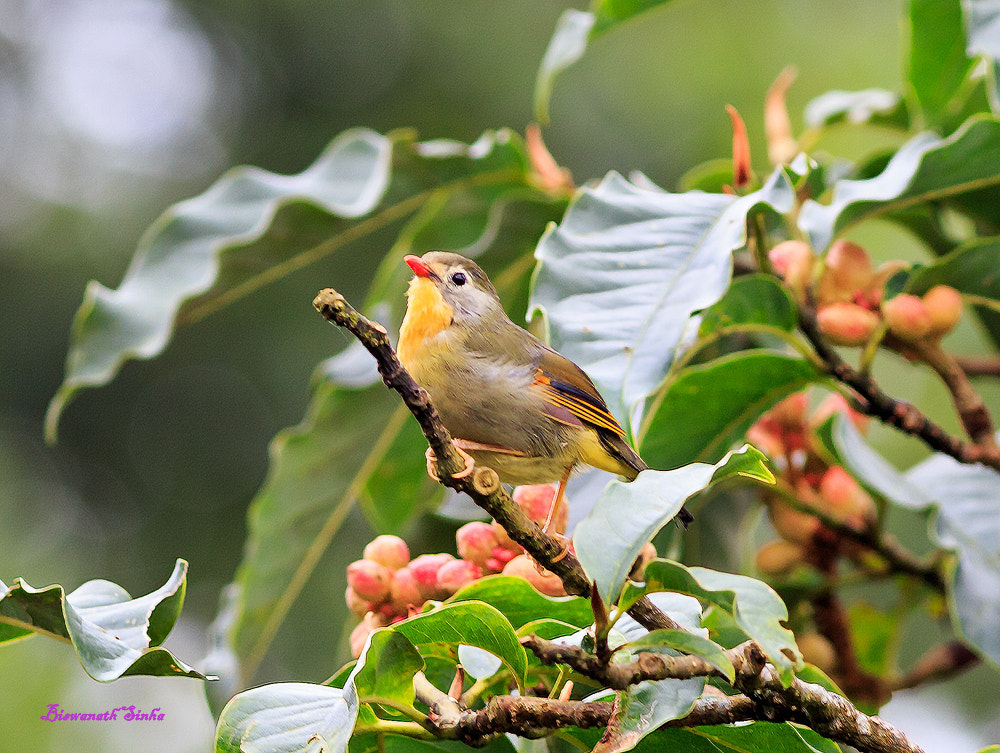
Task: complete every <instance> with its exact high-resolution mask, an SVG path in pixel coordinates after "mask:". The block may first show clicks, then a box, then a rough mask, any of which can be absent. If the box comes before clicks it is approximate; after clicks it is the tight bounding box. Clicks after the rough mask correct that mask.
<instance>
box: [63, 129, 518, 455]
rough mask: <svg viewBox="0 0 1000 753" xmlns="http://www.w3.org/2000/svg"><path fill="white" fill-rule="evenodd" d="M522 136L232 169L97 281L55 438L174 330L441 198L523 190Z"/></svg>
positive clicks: (344, 137)
mask: <svg viewBox="0 0 1000 753" xmlns="http://www.w3.org/2000/svg"><path fill="white" fill-rule="evenodd" d="M526 165H527V163H526V158H525V155H524V149H523V145H522V144H521V142H520V140H519V139H518V138H517V137H515V136H514V135H513V134H511V133H509V132H507V131H501V132H499V133H497V134H495V135H491V134H486V135H485V136H483V137H482V138H481V139H480V141H478V142H477V143H476V144H474V145H472V146H466V145H461V144H457V143H455V142H428V143H426V144H417V143H414V142H413V141H412V139H411V138H410V137H409V136H408V135H407V134H404V133H397V134H394V135H391V136H381V135H379V134H377V133H374V132H373V131H369V130H365V129H354V130H350V131H346V132H344V133H342V134H341V135H340V136H338V137H337V138H335V139H334V140H333V142H331V144H330V145H329V146H328V147H327V149H326V150H325V151H324V152H323V154H322V155H320V157H319V158H318V159H317V160H316V162H314V163H313V164H312V165H311V166H310V167H308V168H306V169H305V170H304V171H303V172H301V173H299V174H298V175H292V176H286V175H275V174H274V173H269V172H267V171H265V170H260V169H258V168H254V167H240V168H235V169H234V170H231V171H230V172H228V173H227V174H226V175H224V176H223V177H222V178H220V179H219V181H218V182H217V183H216V184H215V185H214V186H212V187H211V188H209V189H208V190H207V191H206V192H205V193H203V194H201V195H200V196H196V197H194V198H192V199H188V200H186V201H183V202H181V203H179V204H176V205H175V206H173V207H171V208H170V209H169V210H167V211H166V212H165V213H164V214H163V215H162V216H161V217H160V219H159V220H157V222H155V223H154V224H153V225H152V227H150V229H149V230H148V231H147V232H146V234H145V235H144V236H143V238H142V239H141V240H140V242H139V247H138V249H137V251H136V255H135V257H134V258H133V260H132V263H131V264H130V266H129V269H128V271H127V272H126V273H125V277H124V279H123V280H122V283H121V285H120V286H119V287H118V288H117V289H116V290H109V289H108V288H105V287H103V286H102V285H100V284H99V283H96V282H92V283H91V284H90V286H89V287H88V289H87V293H86V295H85V297H84V302H83V304H82V305H81V307H80V309H79V311H78V312H77V315H76V318H75V320H74V322H73V330H72V335H71V344H70V351H69V356H68V358H67V364H66V377H65V379H64V381H63V384H62V386H61V387H60V388H59V390H58V392H57V393H56V395H55V397H54V398H53V399H52V402H51V404H50V405H49V411H48V414H47V416H46V432H47V435H48V436H49V438H50V439H54V437H55V432H56V424H57V422H58V420H59V415H60V414H61V412H62V410H63V409H64V408H65V406H66V404H67V403H68V401H69V400H70V399H71V398H72V397H73V396H74V395H75V394H76V392H78V391H79V390H80V389H82V388H85V387H95V386H100V385H103V384H106V383H107V382H109V381H110V380H111V379H112V378H113V377H114V375H115V374H116V373H117V372H118V370H119V368H120V367H121V366H122V364H123V363H124V362H125V361H126V360H128V359H131V358H153V357H155V356H157V355H159V354H160V353H161V352H162V351H163V349H164V348H165V347H166V346H167V344H168V342H169V340H170V338H171V336H172V334H173V330H174V328H175V327H176V326H177V325H178V324H179V323H182V322H192V321H195V320H197V319H200V318H202V317H204V316H207V315H209V314H210V313H212V312H214V311H216V310H218V309H219V308H222V307H223V306H225V305H227V304H229V303H231V302H233V301H234V300H237V299H239V298H241V297H243V296H245V295H247V294H249V293H251V292H253V291H255V290H257V289H258V288H260V287H261V286H263V285H265V284H267V283H269V282H273V281H274V280H277V279H280V278H281V277H283V276H285V275H287V274H289V273H291V272H294V271H295V270H298V269H301V268H302V267H304V266H306V265H308V264H310V263H312V262H314V261H317V260H319V259H321V258H325V257H326V256H329V255H330V254H333V253H335V252H338V251H341V250H342V249H343V248H344V247H345V246H347V245H348V244H349V243H350V242H352V241H355V240H358V239H360V238H363V237H365V236H367V235H370V234H372V233H374V232H375V231H377V230H379V229H381V228H383V227H385V226H386V225H388V224H389V223H391V222H394V221H396V220H398V219H401V218H403V217H405V216H406V215H408V214H410V213H412V212H414V211H416V210H417V209H419V208H420V207H421V206H422V205H423V204H425V203H426V202H427V201H428V200H429V199H430V198H431V197H432V196H434V195H435V192H436V191H439V190H442V189H443V190H450V189H454V190H458V189H461V188H463V187H470V186H477V185H479V186H482V185H488V184H491V183H494V184H499V183H512V182H513V183H517V184H519V185H522V186H523V185H525V180H524V176H525V175H526Z"/></svg>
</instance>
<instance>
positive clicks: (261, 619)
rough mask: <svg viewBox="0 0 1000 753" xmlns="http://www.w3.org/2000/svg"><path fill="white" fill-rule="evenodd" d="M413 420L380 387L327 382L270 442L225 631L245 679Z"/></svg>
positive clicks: (421, 449)
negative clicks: (348, 387)
mask: <svg viewBox="0 0 1000 753" xmlns="http://www.w3.org/2000/svg"><path fill="white" fill-rule="evenodd" d="M412 420H413V419H412V418H411V417H410V415H409V412H408V411H407V410H406V408H405V407H404V406H402V405H400V404H399V401H398V400H397V399H395V396H394V395H392V394H390V393H389V392H388V390H386V389H385V387H383V386H382V385H377V386H374V387H369V388H367V389H362V390H346V389H340V388H338V387H336V386H335V385H333V384H330V383H329V382H326V383H323V384H320V385H319V386H318V387H317V389H316V395H315V397H314V399H313V403H312V405H311V406H310V409H309V413H308V415H307V416H306V417H305V419H304V420H303V421H302V423H301V424H300V425H299V426H297V427H294V428H291V429H285V430H284V431H282V432H280V433H279V434H278V435H277V436H276V437H275V438H274V440H273V441H272V443H271V450H270V454H271V467H270V469H269V471H268V475H267V479H266V480H265V482H264V486H263V487H262V488H261V490H260V492H258V494H257V496H256V498H255V499H254V500H253V502H252V503H251V505H250V509H249V511H248V513H247V527H248V533H247V546H246V549H245V551H244V555H243V561H242V562H241V563H240V566H239V568H238V570H237V572H236V578H235V585H236V588H237V598H236V600H235V619H234V621H233V624H232V626H231V627H230V631H229V636H230V643H231V644H232V645H233V647H234V648H235V650H236V653H237V655H238V656H239V657H240V659H241V662H242V665H243V672H244V676H245V677H246V678H247V679H248V680H249V678H251V677H252V676H253V673H254V670H255V669H256V667H257V664H258V663H259V662H260V660H261V658H262V657H263V655H264V652H265V651H266V650H267V647H268V646H269V645H270V643H271V640H272V639H273V637H274V635H275V633H276V632H277V630H278V628H279V627H280V626H281V624H282V622H283V621H284V618H285V615H286V614H287V612H288V609H289V608H290V607H291V605H292V602H293V601H294V600H295V598H296V597H297V596H298V594H299V592H300V591H301V590H302V587H303V586H304V585H305V581H306V580H307V579H308V577H309V575H310V574H311V573H312V570H313V568H314V567H315V566H316V563H317V562H318V561H319V558H320V557H321V556H322V554H323V553H324V552H325V551H326V549H327V548H328V546H329V545H330V542H331V540H332V539H333V536H334V534H335V533H336V532H337V531H338V530H339V528H340V526H341V524H342V523H343V521H344V519H345V518H346V517H347V514H348V513H349V512H350V511H351V509H352V508H353V506H354V505H355V503H356V500H357V498H358V496H359V495H360V494H361V492H362V490H363V487H364V483H365V481H366V480H367V479H368V477H369V476H370V475H371V474H372V473H374V472H375V470H376V469H377V468H378V467H379V464H380V462H381V460H382V458H383V457H384V455H385V453H386V452H387V451H388V449H389V447H390V446H391V444H392V442H393V440H394V439H395V437H396V435H397V433H398V432H399V429H400V427H401V426H402V425H403V423H404V422H406V421H412ZM412 451H413V452H416V453H417V454H422V453H423V448H422V447H420V448H414V449H413V450H412Z"/></svg>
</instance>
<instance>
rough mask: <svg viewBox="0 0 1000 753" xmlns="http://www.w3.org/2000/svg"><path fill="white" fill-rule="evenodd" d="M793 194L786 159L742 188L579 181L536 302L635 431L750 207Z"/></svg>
mask: <svg viewBox="0 0 1000 753" xmlns="http://www.w3.org/2000/svg"><path fill="white" fill-rule="evenodd" d="M792 202H793V193H792V188H791V185H790V184H789V182H788V180H787V177H786V175H785V173H784V172H783V171H780V170H779V171H777V172H775V173H774V175H773V176H772V177H771V179H770V180H769V181H768V183H767V185H765V186H764V188H762V189H761V190H759V191H756V192H755V193H752V194H750V195H748V196H744V197H742V198H739V199H736V198H734V197H732V196H727V195H724V194H705V193H701V192H698V191H692V192H689V193H685V194H672V193H667V192H665V191H661V190H658V189H656V188H654V187H651V186H650V185H648V183H645V184H643V185H637V184H636V183H633V182H629V181H627V180H625V179H624V178H622V177H621V176H620V175H618V174H617V173H611V174H609V175H608V176H607V177H606V178H604V180H602V181H601V182H600V183H599V184H598V185H596V186H592V187H585V188H583V189H581V190H580V192H579V193H578V194H577V196H576V197H575V198H574V200H573V202H572V203H571V204H570V207H569V209H568V210H567V211H566V215H565V217H564V218H563V220H562V222H561V223H560V224H559V225H558V226H553V227H552V228H551V229H550V230H549V231H548V232H546V234H545V235H544V236H543V238H542V240H541V241H540V242H539V244H538V248H537V250H536V252H535V255H536V257H537V258H538V260H539V266H538V269H537V271H536V274H535V285H534V291H533V293H532V298H531V312H532V313H533V312H535V311H541V312H542V313H544V315H545V321H546V324H547V326H548V335H549V340H550V344H551V345H552V347H554V348H555V349H556V350H558V351H559V352H560V353H562V354H563V355H565V356H566V357H567V358H569V359H571V360H572V361H574V362H575V363H577V364H578V365H579V366H580V367H581V368H583V369H584V371H586V372H587V373H588V375H589V376H590V377H591V379H593V380H594V383H595V384H596V385H597V387H598V389H599V390H600V391H601V394H602V395H603V397H604V399H605V400H606V401H607V404H608V406H609V408H610V409H611V412H612V413H614V414H615V416H616V417H617V418H618V419H619V420H620V421H621V422H622V425H623V426H625V427H626V428H629V427H631V428H632V430H633V433H634V431H635V429H637V428H638V425H639V420H640V419H641V417H642V411H643V403H644V402H645V400H646V397H647V396H648V395H649V394H650V393H651V392H653V390H655V389H656V387H657V385H659V384H660V382H661V381H662V380H663V377H664V376H665V375H666V373H667V369H668V367H669V366H670V363H671V362H672V360H673V358H674V353H675V350H676V348H677V345H678V343H679V342H680V340H681V337H682V335H683V333H684V331H685V328H686V327H687V321H688V317H690V315H691V314H692V313H694V312H695V311H700V310H702V309H705V308H707V307H708V306H711V305H712V304H713V303H715V302H716V301H717V300H718V299H719V298H720V297H721V296H722V294H723V293H724V292H725V291H726V289H727V288H728V286H729V280H730V275H731V271H732V257H731V255H732V252H733V251H734V250H735V249H738V248H740V247H741V246H743V245H744V244H745V242H746V220H747V216H748V215H750V214H753V213H755V212H758V211H764V210H765V208H767V207H774V208H776V209H777V210H778V211H788V210H789V209H791V206H792ZM609 311H613V312H615V315H614V316H613V317H609V316H608V312H609Z"/></svg>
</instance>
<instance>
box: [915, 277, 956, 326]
mask: <svg viewBox="0 0 1000 753" xmlns="http://www.w3.org/2000/svg"><path fill="white" fill-rule="evenodd" d="M923 302H924V308H925V309H926V311H927V316H928V318H929V319H930V321H931V331H930V334H931V336H932V337H941V336H942V335H946V334H948V333H949V332H951V331H952V330H953V329H955V325H956V324H958V322H959V320H960V319H961V318H962V295H961V293H959V292H958V291H957V290H955V288H952V287H949V286H948V285H935V286H934V287H933V288H931V289H930V290H928V291H927V292H926V293H924V297H923Z"/></svg>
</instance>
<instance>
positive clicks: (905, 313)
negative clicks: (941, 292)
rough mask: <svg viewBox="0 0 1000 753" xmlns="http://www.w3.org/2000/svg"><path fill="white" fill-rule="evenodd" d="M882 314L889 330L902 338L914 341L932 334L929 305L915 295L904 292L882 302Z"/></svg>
mask: <svg viewBox="0 0 1000 753" xmlns="http://www.w3.org/2000/svg"><path fill="white" fill-rule="evenodd" d="M882 315H883V316H884V317H885V323H886V325H888V327H889V330H890V331H891V332H892V333H893V334H894V335H896V336H897V337H898V338H899V339H901V340H908V341H910V342H913V341H915V340H920V339H922V338H924V337H927V335H928V334H930V331H931V318H930V316H929V315H928V314H927V307H926V306H924V302H923V301H921V300H920V299H919V298H917V297H916V296H915V295H908V294H906V293H903V294H901V295H897V296H896V297H895V298H890V299H889V300H888V301H886V302H885V303H884V304H882Z"/></svg>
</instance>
